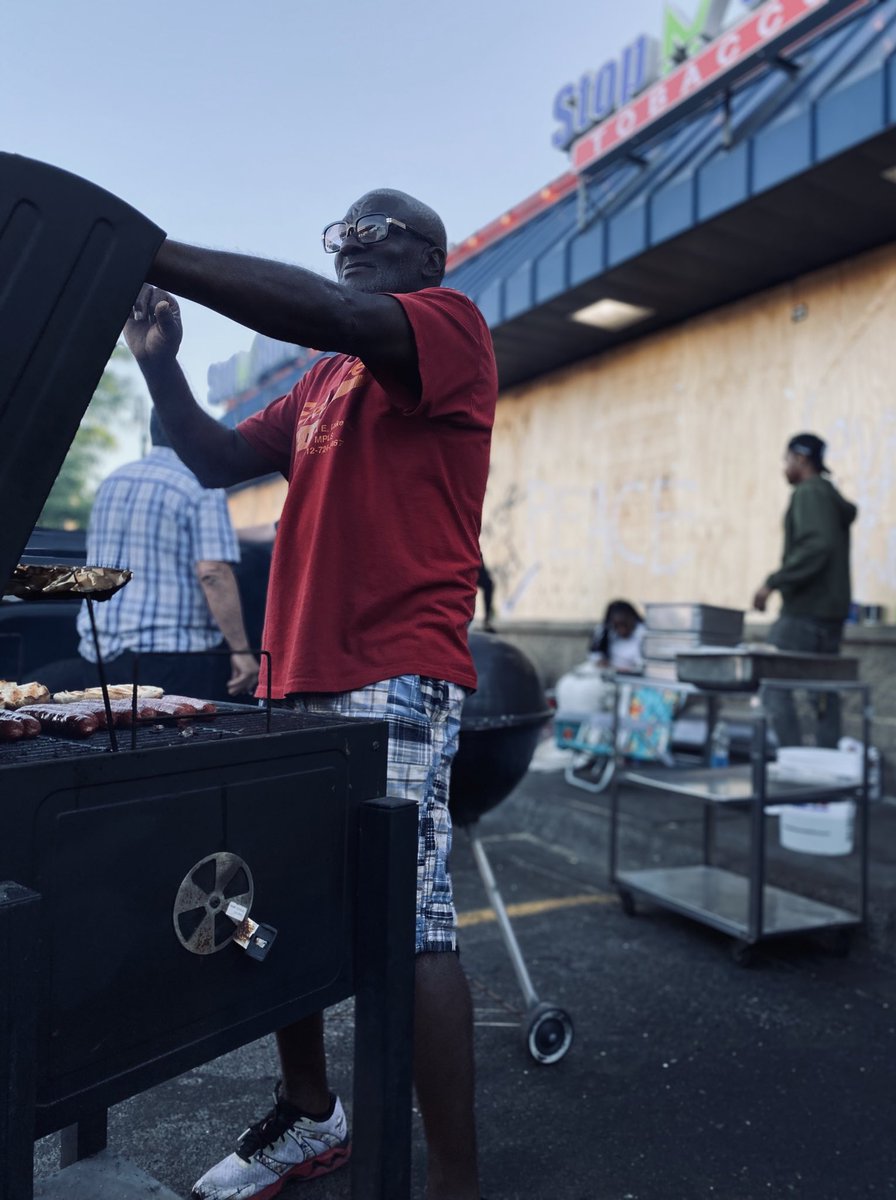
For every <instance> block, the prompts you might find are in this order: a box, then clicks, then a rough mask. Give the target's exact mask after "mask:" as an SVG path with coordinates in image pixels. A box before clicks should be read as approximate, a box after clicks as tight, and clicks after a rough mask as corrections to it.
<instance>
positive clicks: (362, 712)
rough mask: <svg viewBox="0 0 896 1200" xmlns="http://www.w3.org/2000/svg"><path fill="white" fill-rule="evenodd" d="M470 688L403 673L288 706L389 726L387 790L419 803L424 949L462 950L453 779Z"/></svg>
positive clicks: (420, 941) (307, 696)
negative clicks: (454, 868)
mask: <svg viewBox="0 0 896 1200" xmlns="http://www.w3.org/2000/svg"><path fill="white" fill-rule="evenodd" d="M466 694H467V693H466V690H465V689H464V688H463V687H461V686H460V685H459V684H456V683H446V682H445V681H444V680H442V679H430V678H428V677H427V676H421V675H399V676H398V677H397V678H395V679H385V680H383V681H382V682H381V683H371V684H368V686H367V687H363V688H358V689H357V690H356V691H353V692H336V693H334V692H302V693H301V694H299V695H290V696H287V698H286V701H285V703H286V704H287V705H289V706H290V707H292V708H295V709H298V710H299V711H301V712H309V713H339V714H340V715H341V716H345V717H367V718H368V719H371V720H379V721H386V722H387V723H388V726H389V751H388V766H387V788H388V794H389V795H390V796H399V797H405V798H408V799H411V800H414V801H416V804H417V812H418V822H417V942H416V945H417V953H418V954H428V953H432V952H434V951H442V950H455V949H456V948H457V917H456V914H455V911H454V898H453V895H452V890H451V876H450V875H449V873H448V855H449V854H450V852H451V817H450V815H449V813H448V782H449V777H450V772H451V760H452V759H453V758H454V755H455V753H456V752H457V743H458V737H459V734H460V713H461V708H462V707H463V702H464V699H465V698H466Z"/></svg>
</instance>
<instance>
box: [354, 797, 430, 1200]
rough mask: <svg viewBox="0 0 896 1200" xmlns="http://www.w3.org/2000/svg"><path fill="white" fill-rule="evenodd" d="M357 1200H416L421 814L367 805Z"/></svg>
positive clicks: (361, 885) (394, 804)
mask: <svg viewBox="0 0 896 1200" xmlns="http://www.w3.org/2000/svg"><path fill="white" fill-rule="evenodd" d="M360 821H361V830H360V848H359V857H360V861H359V868H358V893H357V906H356V911H357V942H356V948H355V1069H354V1130H353V1134H352V1143H353V1145H352V1159H351V1163H352V1168H351V1171H352V1178H351V1182H352V1200H409V1198H410V1194H411V1080H412V1067H413V1041H414V1039H413V1028H414V969H415V958H414V928H415V914H416V886H417V805H416V804H415V803H414V802H413V801H409V800H397V799H381V800H368V801H366V802H365V803H364V804H362V805H361V818H360Z"/></svg>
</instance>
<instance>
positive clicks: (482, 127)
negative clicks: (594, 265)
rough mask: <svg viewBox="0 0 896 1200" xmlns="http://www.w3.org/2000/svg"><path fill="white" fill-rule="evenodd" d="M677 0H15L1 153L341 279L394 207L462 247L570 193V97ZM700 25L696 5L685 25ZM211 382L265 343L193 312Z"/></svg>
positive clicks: (192, 376) (194, 342) (176, 234)
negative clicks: (422, 217) (434, 215)
mask: <svg viewBox="0 0 896 1200" xmlns="http://www.w3.org/2000/svg"><path fill="white" fill-rule="evenodd" d="M664 7H665V3H664V0H625V2H624V3H616V2H614V0H564V2H563V3H562V4H556V3H550V2H549V0H539V2H534V0H517V2H516V3H514V2H513V0H452V3H451V4H450V5H448V4H445V5H442V4H433V3H427V0H413V2H411V0H363V2H362V0H343V2H342V3H341V4H336V3H334V2H333V0H256V2H255V3H250V2H248V0H243V2H242V3H239V2H237V0H218V2H217V3H212V0H179V2H178V3H177V4H170V5H169V6H168V7H167V8H166V7H165V6H164V5H158V4H155V5H147V6H146V7H145V8H140V7H139V6H135V5H129V4H121V3H119V2H116V3H113V2H112V0H81V2H80V3H78V2H77V0H12V3H10V4H9V5H7V6H6V8H5V11H4V18H3V38H2V43H0V112H2V114H3V128H4V136H3V139H2V145H0V149H3V150H5V151H9V152H12V153H16V154H23V155H26V156H27V157H29V158H34V159H39V160H41V161H43V162H48V163H52V164H54V165H56V166H59V167H63V168H64V169H66V170H68V171H72V172H74V173H75V174H77V175H81V176H83V177H84V178H86V179H89V180H91V181H93V182H94V183H97V184H99V185H100V186H102V187H104V188H106V189H108V190H109V191H111V192H113V193H115V194H116V195H118V196H120V197H121V198H122V199H124V200H126V201H127V202H128V203H129V204H131V205H133V206H134V207H135V208H137V209H139V210H140V211H141V212H142V213H144V214H145V215H146V216H147V217H149V218H150V219H151V220H152V221H154V222H155V223H156V224H157V225H160V226H161V227H162V229H164V230H165V231H166V232H167V233H168V234H169V236H170V237H172V238H175V239H177V240H179V241H187V242H193V243H196V244H199V245H203V246H212V247H216V248H219V249H227V250H239V251H242V252H246V253H250V254H258V255H262V256H265V257H269V258H275V259H279V260H281V261H286V262H293V263H298V264H300V265H302V266H305V267H310V268H311V269H312V270H316V271H319V272H320V273H322V274H325V275H331V273H332V262H331V260H330V258H329V257H328V256H326V255H325V254H324V253H323V250H322V249H321V244H320V232H321V230H322V229H323V227H324V225H325V224H326V223H328V222H329V221H331V220H336V219H339V218H340V217H342V216H343V214H344V212H345V210H346V208H347V207H348V206H349V204H350V203H351V202H352V201H353V200H354V199H356V198H357V197H358V196H360V195H362V194H363V193H364V192H366V191H368V190H370V189H371V188H375V187H393V188H399V189H401V190H404V191H407V192H410V193H412V194H413V195H416V196H418V197H419V198H420V199H422V200H424V201H425V202H426V203H428V204H430V205H431V206H432V207H433V208H435V209H436V210H437V211H438V212H439V213H440V214H441V216H442V217H443V219H444V221H445V224H446V227H447V229H448V237H449V241H450V242H459V241H461V240H462V239H463V238H464V237H466V236H467V235H469V234H471V233H473V232H474V231H475V230H477V229H478V228H480V227H481V226H483V225H485V224H487V223H488V222H489V221H491V220H492V219H494V218H495V217H498V216H500V214H501V213H502V212H504V211H505V209H507V208H510V207H512V206H513V205H514V204H516V203H518V202H519V201H520V200H523V199H524V198H525V197H527V196H528V195H530V194H531V193H532V192H534V191H536V190H537V189H538V188H540V187H541V186H543V185H544V184H546V183H548V182H549V181H550V180H552V179H554V178H556V177H557V176H559V175H561V174H563V172H564V171H565V170H566V168H567V159H566V156H565V155H564V154H563V153H562V152H561V151H559V150H557V149H555V148H554V147H553V146H552V144H551V134H552V133H553V131H554V129H555V126H556V122H555V120H554V118H553V114H552V109H553V102H554V96H555V94H556V92H557V91H558V90H559V88H560V87H561V86H562V85H563V84H564V83H566V82H568V81H572V80H575V79H577V78H578V77H579V76H580V75H581V74H582V72H583V71H585V70H593V69H594V68H596V67H599V66H600V65H601V64H602V63H603V62H605V61H606V60H607V59H609V58H615V57H616V56H618V54H619V53H620V52H621V50H622V49H623V48H624V47H625V46H626V45H627V44H628V43H629V42H630V41H632V40H633V39H634V38H635V37H637V36H638V35H639V34H640V33H642V32H643V33H649V34H652V35H654V36H657V37H658V36H659V35H660V32H661V26H662V13H663V10H664ZM678 7H680V8H681V9H682V10H684V11H685V12H686V13H687V14H688V15H692V14H693V13H694V12H695V11H696V8H697V0H681V2H680V4H679V5H678ZM183 307H184V328H185V334H184V344H183V347H182V349H181V355H180V357H181V363H182V365H183V366H184V369H185V371H186V373H187V376H188V378H189V380H190V382H191V384H192V386H193V390H194V392H195V393H196V395H197V397H198V398H199V399H200V400H203V401H204V399H205V397H206V392H207V384H206V373H207V369H208V366H209V365H210V364H211V363H215V362H221V361H223V360H225V359H227V358H229V357H230V356H231V355H232V354H234V353H236V352H237V351H240V350H246V349H248V348H249V346H250V345H251V342H252V338H253V336H254V335H253V334H252V332H251V331H249V330H247V329H245V328H243V327H241V326H239V325H236V324H233V323H232V322H230V321H228V320H226V319H225V318H223V317H221V316H219V315H218V314H216V313H212V312H209V311H207V310H203V309H201V308H199V307H198V306H196V305H193V304H185V305H184V306H183Z"/></svg>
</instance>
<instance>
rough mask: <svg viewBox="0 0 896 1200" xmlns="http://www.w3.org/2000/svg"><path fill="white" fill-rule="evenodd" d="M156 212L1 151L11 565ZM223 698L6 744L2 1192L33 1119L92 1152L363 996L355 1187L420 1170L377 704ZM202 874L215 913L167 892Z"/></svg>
mask: <svg viewBox="0 0 896 1200" xmlns="http://www.w3.org/2000/svg"><path fill="white" fill-rule="evenodd" d="M162 236H163V235H162V233H161V231H160V230H157V229H155V228H154V227H153V226H151V225H150V224H149V223H148V222H147V221H145V219H144V218H143V217H141V216H140V215H139V214H138V213H135V212H134V211H133V210H132V209H129V208H127V207H126V206H125V205H123V204H122V203H121V202H120V201H118V200H116V199H115V198H114V197H112V196H109V195H108V194H107V193H104V192H101V191H100V190H99V189H97V188H94V187H92V186H91V185H89V184H86V183H85V182H84V181H83V180H79V179H77V178H75V177H74V176H71V175H67V174H65V173H64V172H61V171H57V170H54V169H53V168H50V167H46V166H44V165H43V164H41V163H34V162H31V161H29V160H27V159H20V158H17V157H15V156H12V155H4V154H0V279H2V280H3V287H2V288H0V364H2V366H0V446H2V447H3V457H2V461H0V481H2V483H3V485H4V486H3V493H4V495H7V496H15V497H16V502H15V503H14V504H12V505H11V506H9V511H8V513H7V519H6V520H5V522H4V528H3V530H2V531H0V579H2V578H9V576H10V574H11V573H12V569H13V567H14V565H15V563H16V562H17V561H19V560H20V558H21V556H22V551H23V548H24V546H25V542H26V541H27V536H28V533H29V532H30V529H31V527H32V525H33V523H34V521H35V520H36V519H37V516H38V514H39V513H40V511H41V509H42V508H43V505H44V501H45V499H46V495H47V493H48V492H49V489H50V486H51V485H52V482H53V479H54V478H55V476H56V474H57V473H58V470H59V467H60V466H61V464H62V461H63V459H64V457H65V453H66V451H67V449H68V445H69V443H70V441H71V438H72V436H73V435H74V432H75V429H76V428H77V425H78V421H79V419H80V416H81V415H82V414H83V411H84V409H85V408H86V407H87V403H88V401H89V399H90V396H91V394H92V392H93V389H94V387H95V385H96V383H97V381H98V380H99V378H100V375H101V374H102V370H103V367H104V365H105V363H106V361H107V359H108V357H109V354H110V353H111V351H112V348H113V346H114V345H115V341H116V339H117V336H118V333H119V332H120V330H121V328H122V326H123V324H124V320H125V318H126V316H127V313H128V311H129V308H130V305H131V304H132V303H133V300H134V298H135V296H136V294H137V292H138V290H139V288H140V285H141V283H142V280H143V278H144V275H145V273H146V269H147V266H148V264H149V263H150V261H151V260H152V256H153V254H154V252H155V249H156V247H157V246H158V244H159V242H160V240H161V238H162ZM4 571H5V575H4V574H3V572H4ZM220 707H221V711H220V713H219V715H218V716H217V717H216V718H215V719H214V720H206V719H204V718H200V719H196V720H193V719H191V720H189V721H183V720H181V721H178V720H177V719H167V718H165V719H162V718H158V719H157V718H153V719H152V720H151V721H149V722H147V723H146V724H145V725H141V726H140V727H139V728H138V729H136V730H135V731H134V732H133V734H132V732H131V731H130V730H129V729H126V728H121V727H120V728H119V729H117V730H116V731H115V739H114V741H115V745H114V746H113V739H112V738H110V736H109V733H108V732H103V731H98V732H97V733H95V734H93V735H92V736H91V737H90V738H88V739H83V740H82V739H77V740H74V739H72V740H69V739H60V738H57V737H51V736H46V735H41V736H40V737H38V738H36V739H34V740H32V741H19V742H15V743H0V1200H7V1198H11V1197H14V1198H15V1200H30V1197H31V1196H32V1190H33V1189H32V1185H33V1180H32V1153H31V1139H32V1138H33V1137H34V1136H35V1134H37V1135H42V1134H44V1133H48V1132H51V1131H53V1130H56V1129H60V1128H64V1127H66V1126H67V1127H69V1128H68V1129H67V1130H66V1133H65V1134H64V1136H63V1165H65V1163H66V1162H70V1161H73V1160H74V1159H76V1158H79V1157H85V1156H87V1155H89V1154H93V1153H95V1152H97V1151H98V1150H100V1149H102V1147H103V1146H104V1145H105V1138H106V1117H105V1110H106V1109H107V1108H108V1107H109V1106H110V1105H111V1104H115V1103H118V1102H119V1101H121V1100H124V1099H126V1098H128V1097H130V1096H133V1095H135V1094H137V1093H138V1092H140V1091H143V1090H144V1089H146V1088H148V1087H150V1086H152V1085H154V1084H156V1083H160V1082H162V1081H163V1080H165V1079H169V1078H171V1077H172V1076H174V1075H177V1074H180V1073H181V1072H183V1071H185V1070H187V1069H189V1068H190V1067H193V1066H197V1065H199V1064H201V1063H203V1062H207V1061H208V1060H209V1059H211V1058H214V1057H216V1056H218V1055H220V1054H222V1053H224V1052H226V1051H228V1050H232V1049H234V1048H235V1047H237V1046H240V1045H243V1044H245V1043H246V1042H247V1041H250V1040H252V1039H253V1038H256V1037H260V1036H261V1035H263V1034H266V1033H270V1032H272V1031H274V1030H275V1029H278V1028H280V1027H281V1026H283V1025H284V1024H287V1023H289V1022H291V1021H294V1020H296V1019H298V1018H300V1017H302V1016H305V1015H308V1014H310V1013H312V1012H316V1011H319V1010H320V1009H322V1008H325V1007H327V1006H329V1005H331V1004H333V1003H336V1002H337V1001H338V1000H342V999H344V998H345V997H347V996H350V995H355V998H356V1002H355V1022H356V1062H355V1080H354V1100H355V1102H354V1109H355V1126H354V1132H353V1148H354V1153H353V1157H352V1195H353V1196H354V1197H355V1198H356V1200H373V1198H374V1197H382V1196H385V1195H388V1196H389V1197H390V1200H391V1198H393V1197H394V1198H395V1200H403V1198H405V1197H407V1196H408V1195H409V1189H410V1074H411V1066H410V1042H409V1039H408V1038H407V1037H406V1030H407V1029H408V1028H409V1027H410V1025H411V1016H412V1009H411V1005H412V994H413V972H414V962H413V945H414V942H413V933H414V885H415V873H416V872H415V861H416V828H417V820H416V807H415V806H414V805H413V804H408V803H404V802H397V801H390V800H388V799H385V798H384V794H385V788H386V738H387V729H386V725H385V724H384V723H379V722H368V721H350V720H348V719H343V718H333V719H330V718H325V717H318V716H310V715H306V714H299V713H295V712H293V711H291V710H280V709H272V710H270V711H266V710H265V709H259V708H257V707H254V706H248V705H222V706H220ZM362 843H363V846H364V853H363V854H361V853H360V845H361V844H362ZM208 862H212V864H213V867H212V868H208V869H206V868H205V866H204V864H206V863H208ZM225 863H226V870H225V867H224V864H225ZM232 871H235V872H236V874H234V875H233V878H238V879H240V880H242V881H244V882H243V883H241V887H243V888H245V887H247V886H248V881H249V880H251V882H252V886H251V888H250V889H249V890H250V891H251V893H252V897H253V900H252V904H253V907H252V909H251V913H250V915H251V917H252V919H253V920H256V921H258V922H260V923H264V924H266V925H270V926H273V927H274V928H275V929H276V930H277V935H276V939H275V940H273V941H272V942H271V943H269V944H270V946H271V948H270V952H269V953H268V955H267V957H266V958H265V959H264V961H263V962H257V961H252V960H251V959H250V958H249V956H248V955H247V954H246V953H244V952H243V951H242V950H241V949H239V948H238V947H237V945H236V943H234V941H233V939H232V938H230V937H228V936H227V926H226V925H223V924H222V922H221V920H219V915H220V914H219V911H218V910H219V908H220V906H221V904H222V902H223V901H225V900H226V899H227V898H228V895H229V894H228V893H227V892H226V891H221V892H220V894H219V892H218V891H215V890H214V888H213V884H212V882H209V880H212V881H213V880H215V879H218V878H223V877H224V875H225V874H226V873H227V872H232ZM240 872H242V874H240ZM191 880H198V881H200V882H196V883H191V882H190V881H191ZM202 880H205V887H206V889H212V890H213V892H214V894H209V895H208V902H207V906H208V912H209V920H208V922H207V925H208V926H209V929H210V934H209V937H207V938H204V937H197V936H196V931H197V930H201V928H202V921H201V919H199V921H198V923H197V920H196V915H197V914H196V913H195V912H193V915H191V912H190V911H187V912H181V911H179V909H178V904H179V903H180V899H181V897H183V896H184V895H187V896H188V897H190V901H189V904H190V905H193V908H194V909H195V907H196V906H195V903H194V899H195V896H196V895H197V894H200V895H201V896H204V895H206V892H204V891H203V887H202V886H201V881H202ZM362 897H363V902H362V900H361V898H362ZM203 903H205V901H203ZM188 908H189V905H188ZM229 919H230V918H228V920H229ZM235 929H236V926H235V925H234V930H235Z"/></svg>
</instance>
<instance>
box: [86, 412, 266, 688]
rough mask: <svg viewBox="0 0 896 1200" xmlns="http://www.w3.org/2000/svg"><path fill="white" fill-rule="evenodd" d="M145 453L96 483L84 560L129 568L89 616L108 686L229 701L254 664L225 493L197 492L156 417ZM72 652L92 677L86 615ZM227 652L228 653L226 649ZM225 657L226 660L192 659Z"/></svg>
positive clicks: (251, 681) (251, 678)
mask: <svg viewBox="0 0 896 1200" xmlns="http://www.w3.org/2000/svg"><path fill="white" fill-rule="evenodd" d="M150 437H151V440H152V449H151V451H150V452H149V454H147V455H146V457H145V458H142V459H139V460H138V461H137V462H132V463H127V464H126V465H125V466H123V467H119V468H118V469H117V470H116V471H113V472H112V474H111V475H110V476H109V477H108V478H107V479H105V480H104V481H103V483H102V484H101V485H100V488H99V490H98V492H97V496H96V501H95V503H94V507H93V511H92V513H91V517H90V525H89V528H88V533H87V560H88V562H90V563H92V564H94V565H95V566H104V567H119V568H121V567H127V568H128V569H129V570H131V571H133V578H132V579H131V581H130V583H129V584H128V585H127V587H125V588H123V589H122V590H121V591H120V592H118V593H117V594H116V595H115V596H113V597H112V598H111V600H108V601H106V602H104V603H103V604H97V605H95V606H94V618H95V621H96V626H97V633H98V640H99V646H100V653H101V654H102V658H103V663H104V664H105V665H106V667H107V674H108V676H109V678H110V679H111V680H113V681H116V682H128V681H129V680H130V679H131V678H132V675H133V664H134V655H135V654H138V655H139V664H138V667H139V677H140V680H141V681H142V682H144V683H151V684H157V685H159V686H161V687H164V689H165V691H166V692H174V693H180V694H183V695H193V696H200V697H204V698H207V699H227V698H228V696H236V695H239V694H241V693H247V692H251V691H252V690H253V689H254V688H255V685H256V683H257V680H258V662H257V660H256V659H255V657H254V655H253V654H251V653H249V646H248V639H247V636H246V630H245V626H244V623H243V613H242V606H241V603H240V595H239V590H238V587H237V581H236V576H235V575H234V571H233V566H232V564H233V563H235V562H239V558H240V552H239V546H238V543H237V539H236V534H235V533H234V530H233V526H232V525H231V522H230V514H229V512H228V509H227V500H226V496H225V493H224V492H223V491H222V490H221V489H220V488H204V487H203V486H202V485H201V484H200V482H199V480H198V479H197V478H196V476H195V475H194V474H193V472H192V471H191V470H190V469H189V468H188V467H187V466H185V465H184V463H183V462H181V460H180V459H179V458H178V456H177V455H176V454H175V452H174V451H173V450H172V449H171V447H170V444H169V442H168V439H167V437H166V435H165V431H164V429H163V427H162V424H161V422H160V421H159V419H158V417H157V416H156V414H155V411H153V414H152V419H151V421H150ZM78 632H79V633H80V635H81V642H80V646H79V652H80V654H81V656H82V658H84V659H85V660H86V662H87V664H89V665H88V666H87V667H86V677H90V676H91V675H92V673H93V669H94V664H95V663H96V657H97V656H96V648H95V646H94V642H93V636H92V633H91V629H90V619H89V617H88V614H87V610H86V606H85V607H83V608H82V610H81V613H80V615H79V617H78ZM225 643H226V647H225ZM225 648H226V649H229V650H230V654H229V656H228V655H227V654H225V653H218V654H206V653H196V652H199V651H203V652H204V651H211V650H218V651H223V650H224V649H225Z"/></svg>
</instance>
